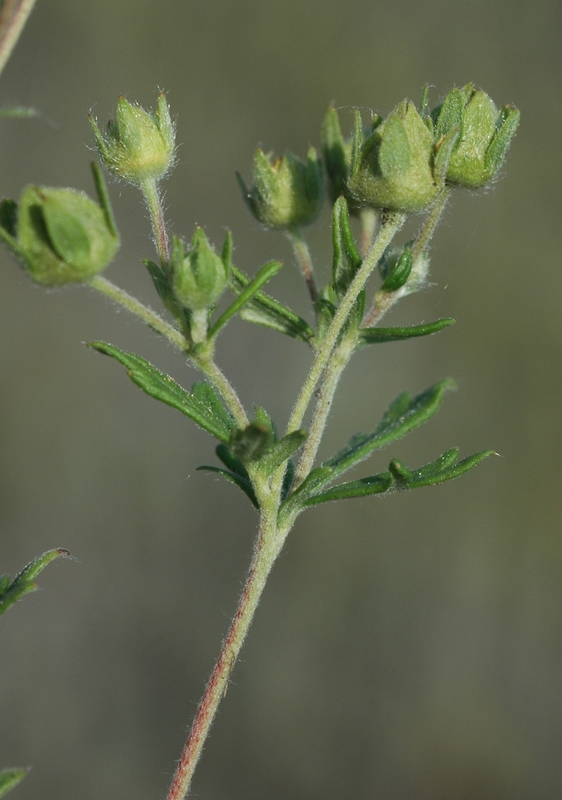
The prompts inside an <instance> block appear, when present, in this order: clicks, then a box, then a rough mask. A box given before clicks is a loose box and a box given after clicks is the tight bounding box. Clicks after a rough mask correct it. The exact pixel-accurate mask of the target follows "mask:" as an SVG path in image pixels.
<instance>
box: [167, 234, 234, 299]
mask: <svg viewBox="0 0 562 800" xmlns="http://www.w3.org/2000/svg"><path fill="white" fill-rule="evenodd" d="M170 267H171V273H172V287H173V293H174V297H175V298H176V300H177V301H178V303H179V304H180V305H181V306H183V307H184V308H188V309H189V310H190V311H201V310H203V309H206V308H211V307H212V306H214V305H215V304H216V303H218V301H219V300H220V298H221V296H222V294H223V292H224V291H225V289H226V287H227V286H228V281H229V279H230V265H229V264H228V263H226V262H225V261H223V259H222V258H221V257H220V256H219V255H218V254H217V253H215V251H214V250H213V248H212V247H211V245H210V244H209V240H208V239H207V237H206V235H205V232H204V231H203V229H202V228H196V229H195V233H194V234H193V238H192V240H191V246H190V247H187V248H186V247H185V245H184V243H183V242H182V240H181V239H178V238H177V237H174V245H173V249H172V258H171V261H170Z"/></svg>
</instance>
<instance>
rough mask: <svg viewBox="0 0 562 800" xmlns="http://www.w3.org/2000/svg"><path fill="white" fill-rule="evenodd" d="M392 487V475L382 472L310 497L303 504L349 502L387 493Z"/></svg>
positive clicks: (305, 505)
mask: <svg viewBox="0 0 562 800" xmlns="http://www.w3.org/2000/svg"><path fill="white" fill-rule="evenodd" d="M391 486H392V478H391V476H390V473H389V472H380V473H378V474H377V475H371V476H370V477H368V478H360V479H359V480H358V481H349V483H341V484H340V485H339V486H333V487H332V488H331V489H327V490H326V491H325V492H320V493H319V494H315V495H313V496H312V497H309V498H308V500H306V501H305V502H304V503H303V506H304V507H307V506H315V505H318V503H329V502H331V501H332V500H348V499H351V498H353V497H368V496H369V495H372V494H381V493H383V492H387V491H388V489H389V488H390V487H391Z"/></svg>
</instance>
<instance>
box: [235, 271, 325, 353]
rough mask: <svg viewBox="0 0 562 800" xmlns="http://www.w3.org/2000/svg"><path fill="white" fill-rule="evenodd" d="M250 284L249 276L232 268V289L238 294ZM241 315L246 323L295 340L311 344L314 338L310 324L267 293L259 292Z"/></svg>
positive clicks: (245, 306) (243, 308)
mask: <svg viewBox="0 0 562 800" xmlns="http://www.w3.org/2000/svg"><path fill="white" fill-rule="evenodd" d="M250 282H251V281H250V278H249V277H248V276H247V275H245V274H244V273H243V272H242V271H241V270H239V269H237V268H236V267H234V266H233V267H232V289H233V291H234V292H236V294H240V293H241V292H243V291H244V289H246V288H247V286H248V285H249V284H250ZM239 313H240V316H241V317H242V319H244V320H246V322H253V323H255V324H257V325H264V326H265V327H266V328H272V329H273V330H276V331H280V332H281V333H285V334H286V335H287V336H291V337H292V338H293V339H300V341H302V342H310V341H311V339H313V338H314V331H313V330H312V328H311V327H310V325H309V324H308V322H306V321H305V320H304V319H302V317H299V315H298V314H295V312H294V311H291V309H289V308H287V307H286V306H284V305H283V304H282V303H279V302H278V301H277V300H274V299H273V297H270V296H269V295H267V294H266V293H265V292H261V291H259V292H257V293H256V294H255V295H254V296H253V297H252V298H251V300H250V301H249V302H248V303H247V304H246V305H244V306H243V307H242V308H241V310H240V312H239Z"/></svg>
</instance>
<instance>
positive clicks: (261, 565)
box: [167, 503, 284, 800]
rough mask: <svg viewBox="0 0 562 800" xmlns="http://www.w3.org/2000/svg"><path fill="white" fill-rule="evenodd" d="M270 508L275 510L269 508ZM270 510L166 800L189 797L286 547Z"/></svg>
mask: <svg viewBox="0 0 562 800" xmlns="http://www.w3.org/2000/svg"><path fill="white" fill-rule="evenodd" d="M269 505H271V506H272V507H271V508H269V507H268V506H269ZM268 506H266V507H265V508H264V507H262V513H261V518H260V531H259V534H258V539H257V543H256V549H255V551H254V557H253V560H252V565H251V567H250V571H249V573H248V577H247V579H246V585H245V586H244V590H243V592H242V596H241V598H240V602H239V604H238V608H237V610H236V614H235V615H234V618H233V620H232V623H231V625H230V628H229V630H228V633H227V635H226V638H225V640H224V642H223V644H222V647H221V651H220V654H219V657H218V660H217V663H216V665H215V668H214V669H213V672H212V673H211V677H210V679H209V682H208V684H207V687H206V689H205V693H204V694H203V697H202V698H201V702H200V703H199V707H198V709H197V713H196V714H195V719H194V721H193V724H192V726H191V730H190V732H189V736H188V738H187V742H186V743H185V747H184V749H183V752H182V755H181V758H180V761H179V764H178V766H177V769H176V772H175V774H174V777H173V780H172V785H171V786H170V790H169V792H168V797H167V800H184V798H185V797H187V793H188V791H189V786H190V783H191V779H192V777H193V773H194V771H195V767H196V765H197V762H198V760H199V757H200V756H201V752H202V750H203V745H204V743H205V739H206V738H207V736H208V734H209V730H210V728H211V725H212V722H213V719H214V717H215V714H216V711H217V708H218V705H219V703H220V701H221V700H222V698H223V697H224V695H225V694H226V690H227V688H228V681H229V678H230V674H231V672H232V668H233V667H234V664H235V662H236V659H237V658H238V655H239V653H240V650H241V648H242V645H243V643H244V639H245V637H246V634H247V632H248V628H249V627H250V624H251V622H252V619H253V616H254V613H255V611H256V608H257V606H258V603H259V600H260V597H261V595H262V592H263V589H264V587H265V583H266V580H267V576H268V575H269V572H270V570H271V567H272V566H273V563H274V562H275V559H276V558H277V556H278V555H279V551H280V549H281V547H282V545H283V541H284V537H280V536H279V535H278V531H277V503H271V504H268Z"/></svg>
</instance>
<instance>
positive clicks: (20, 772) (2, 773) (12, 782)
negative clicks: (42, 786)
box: [0, 769, 27, 797]
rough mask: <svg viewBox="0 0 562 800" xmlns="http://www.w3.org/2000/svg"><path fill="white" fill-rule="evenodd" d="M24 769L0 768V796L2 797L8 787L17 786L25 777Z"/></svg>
mask: <svg viewBox="0 0 562 800" xmlns="http://www.w3.org/2000/svg"><path fill="white" fill-rule="evenodd" d="M26 774H27V770H26V769H3V770H0V797H4V795H5V794H7V793H8V792H9V791H10V789H13V788H14V786H17V785H18V783H19V782H20V781H21V780H23V779H24V778H25V776H26Z"/></svg>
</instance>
